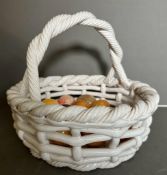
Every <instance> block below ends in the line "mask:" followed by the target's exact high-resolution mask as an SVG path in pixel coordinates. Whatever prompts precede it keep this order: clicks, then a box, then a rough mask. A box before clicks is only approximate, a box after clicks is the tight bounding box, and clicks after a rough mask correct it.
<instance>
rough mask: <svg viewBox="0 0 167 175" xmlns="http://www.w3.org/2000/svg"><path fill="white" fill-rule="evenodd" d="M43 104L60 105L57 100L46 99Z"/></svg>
mask: <svg viewBox="0 0 167 175" xmlns="http://www.w3.org/2000/svg"><path fill="white" fill-rule="evenodd" d="M42 102H43V103H44V104H46V105H53V104H59V103H58V101H57V100H55V99H51V98H46V99H44V100H42Z"/></svg>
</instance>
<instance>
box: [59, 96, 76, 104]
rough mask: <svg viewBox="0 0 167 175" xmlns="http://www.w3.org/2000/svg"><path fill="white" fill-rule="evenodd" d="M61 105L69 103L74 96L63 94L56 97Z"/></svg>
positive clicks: (72, 100)
mask: <svg viewBox="0 0 167 175" xmlns="http://www.w3.org/2000/svg"><path fill="white" fill-rule="evenodd" d="M58 102H59V104H61V105H71V104H73V102H74V98H73V97H72V96H71V95H63V96H61V97H60V98H59V99H58Z"/></svg>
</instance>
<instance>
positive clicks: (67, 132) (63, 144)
mask: <svg viewBox="0 0 167 175" xmlns="http://www.w3.org/2000/svg"><path fill="white" fill-rule="evenodd" d="M57 132H59V133H62V134H65V135H71V132H70V131H69V130H65V131H57ZM50 144H53V145H59V146H65V147H71V146H70V145H68V144H66V143H63V142H60V141H57V140H50Z"/></svg>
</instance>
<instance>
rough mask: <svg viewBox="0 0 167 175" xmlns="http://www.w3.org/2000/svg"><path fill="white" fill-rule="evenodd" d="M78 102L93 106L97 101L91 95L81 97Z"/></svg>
mask: <svg viewBox="0 0 167 175" xmlns="http://www.w3.org/2000/svg"><path fill="white" fill-rule="evenodd" d="M78 100H84V101H86V102H87V103H89V104H92V103H93V102H94V101H95V100H96V99H95V97H93V96H91V95H81V96H79V97H78Z"/></svg>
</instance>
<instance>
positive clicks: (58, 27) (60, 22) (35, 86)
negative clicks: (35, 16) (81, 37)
mask: <svg viewBox="0 0 167 175" xmlns="http://www.w3.org/2000/svg"><path fill="white" fill-rule="evenodd" d="M77 24H81V25H86V26H91V27H94V28H95V29H96V30H97V31H98V32H99V33H100V34H101V35H102V36H103V37H104V38H105V39H106V40H107V42H108V44H109V50H110V55H111V57H112V61H113V67H112V68H111V69H110V71H109V73H108V75H107V77H106V80H105V82H106V83H109V82H110V80H111V79H112V78H113V74H114V71H115V72H116V73H117V75H118V78H119V80H120V82H121V83H122V85H123V86H124V87H129V81H128V79H127V76H126V74H125V72H124V69H123V67H122V65H121V60H122V56H123V53H122V49H121V47H120V45H119V43H118V42H117V40H116V38H115V34H114V31H113V28H112V26H111V25H110V24H109V23H107V22H106V21H103V20H99V19H97V18H96V17H95V16H94V15H93V14H91V13H90V12H78V13H76V14H73V15H67V14H64V15H59V16H56V17H54V18H53V19H51V20H50V21H49V22H48V23H47V24H46V26H45V27H44V29H43V31H42V33H40V34H39V35H37V36H36V37H35V38H34V39H33V40H32V42H31V43H30V45H29V47H28V51H27V70H26V72H25V75H24V78H23V85H22V88H21V93H24V94H26V93H27V92H28V91H29V92H30V97H31V99H32V100H36V101H40V100H41V94H40V85H39V72H38V65H39V64H40V62H41V60H42V58H43V57H44V54H45V51H46V50H47V47H48V45H49V42H50V40H51V38H53V37H55V36H57V35H59V34H60V33H62V32H64V31H66V30H67V29H69V28H71V27H73V26H75V25H77Z"/></svg>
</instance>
